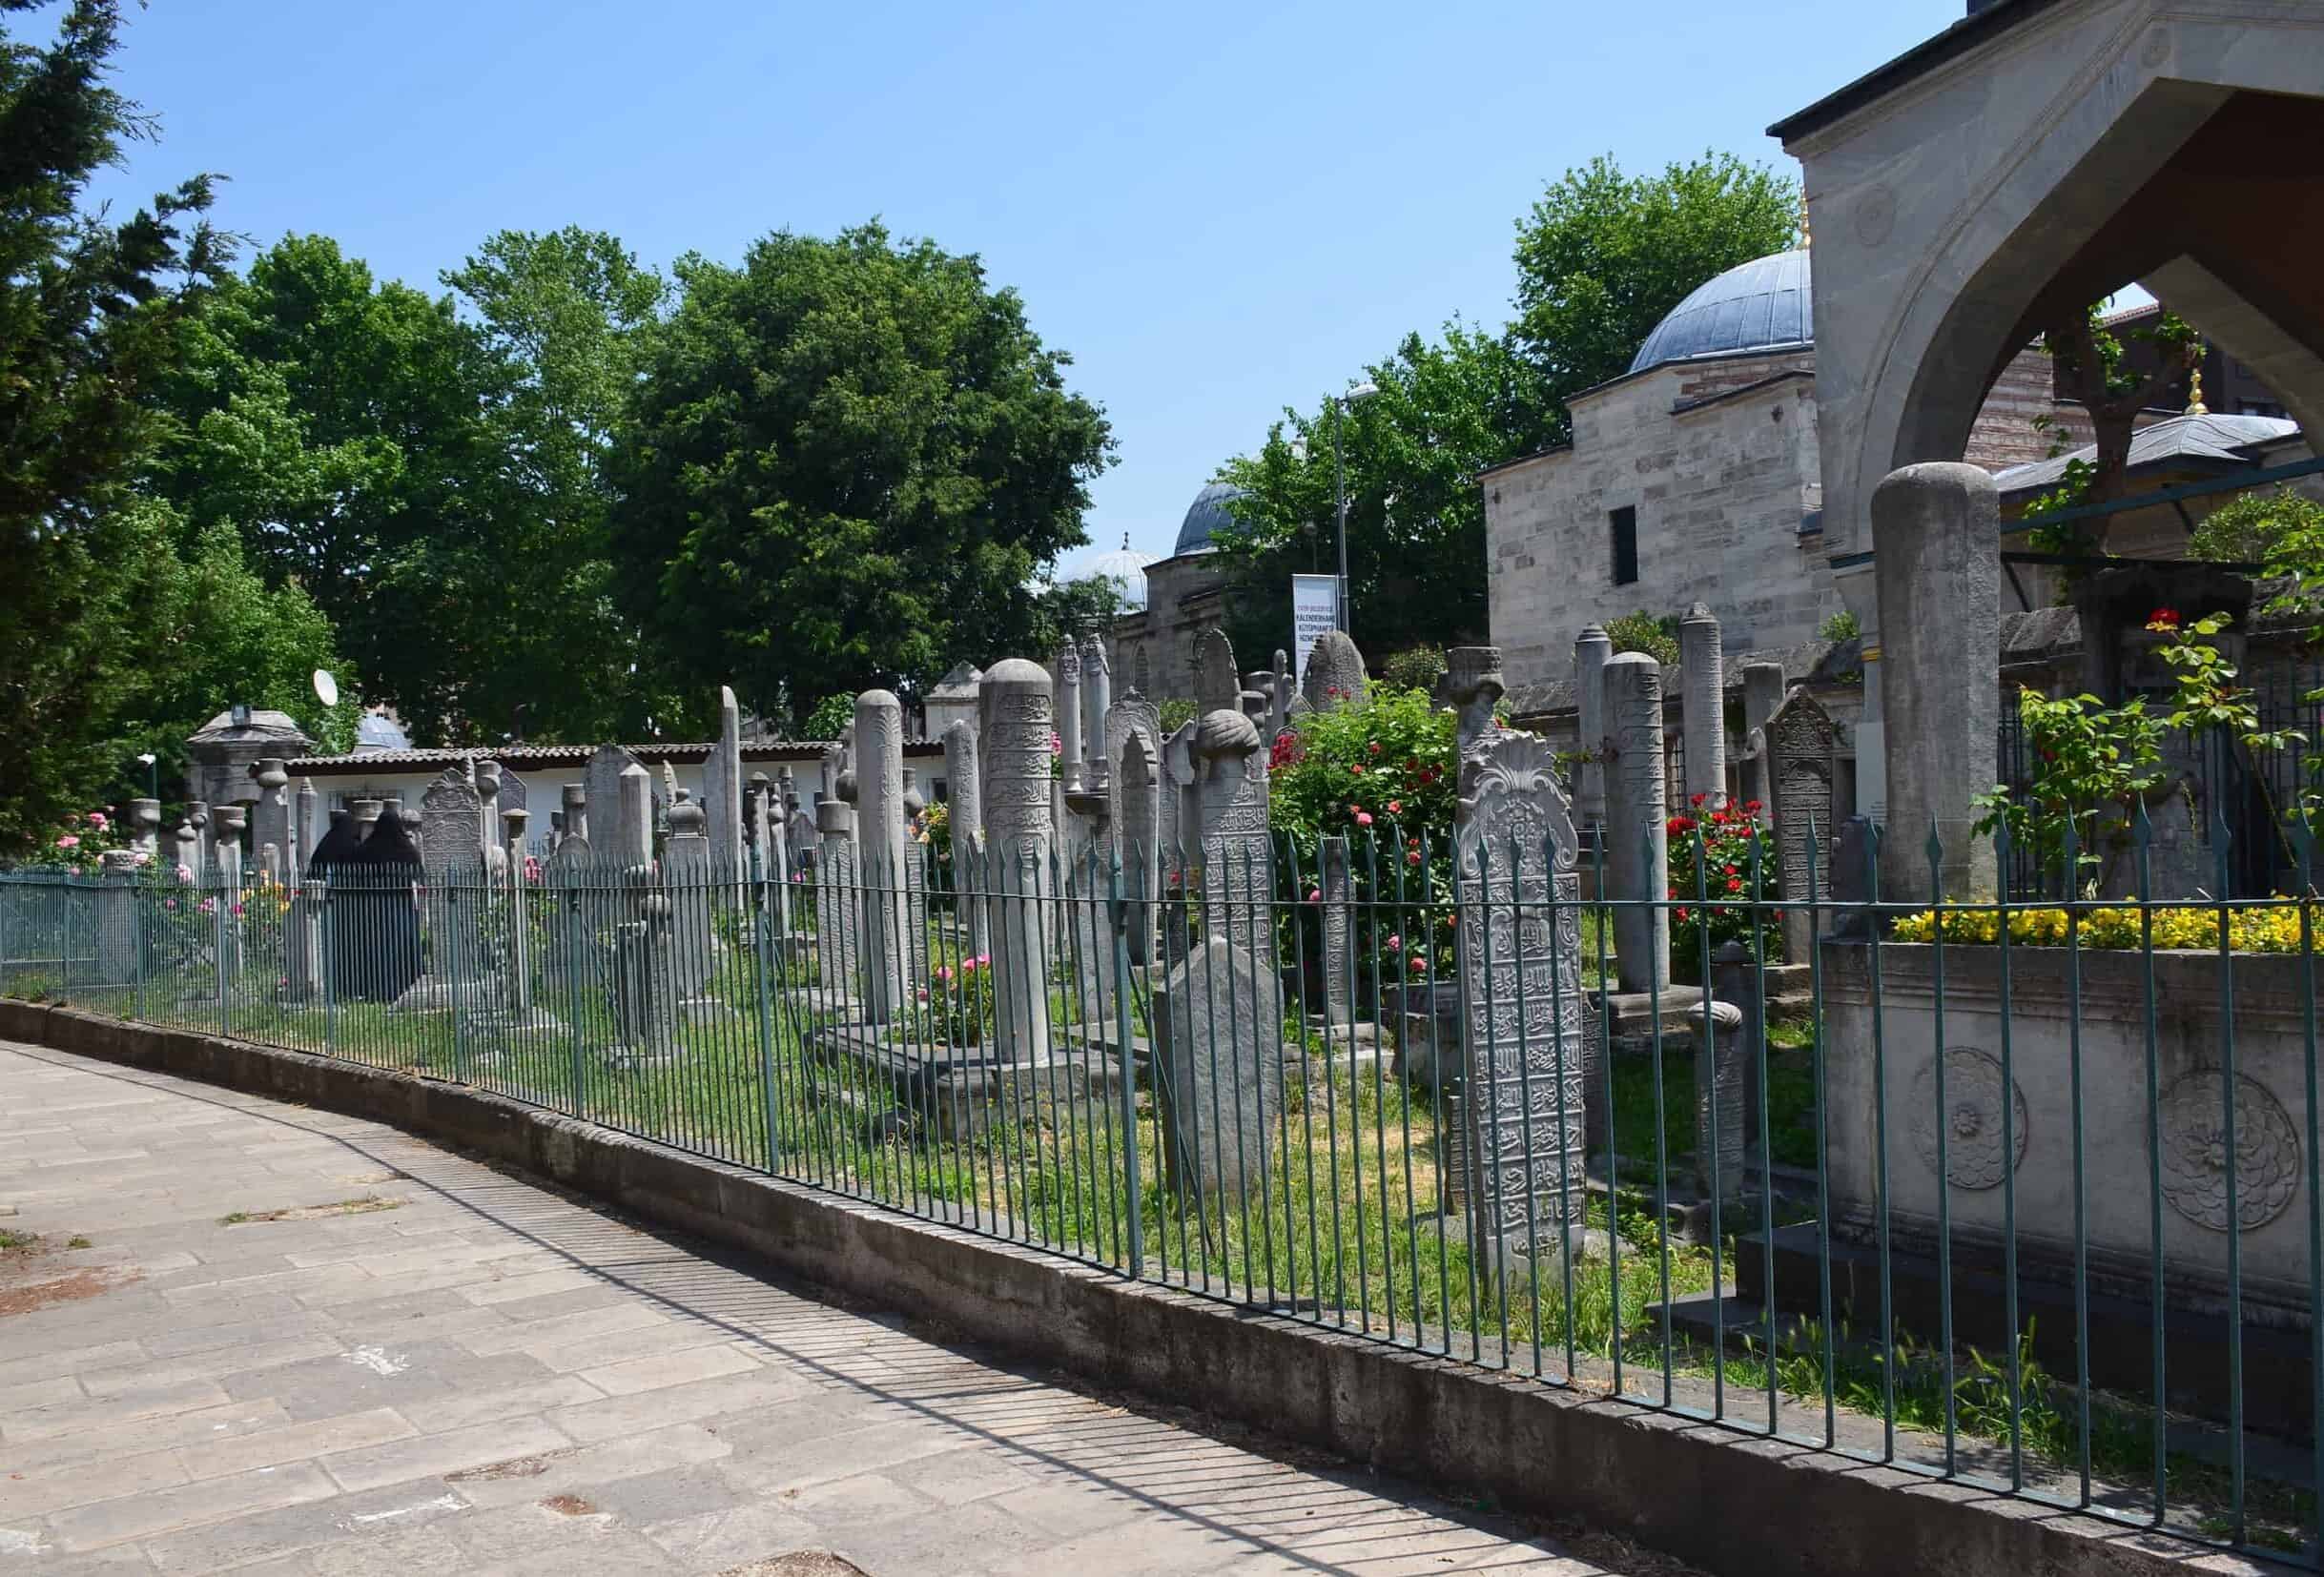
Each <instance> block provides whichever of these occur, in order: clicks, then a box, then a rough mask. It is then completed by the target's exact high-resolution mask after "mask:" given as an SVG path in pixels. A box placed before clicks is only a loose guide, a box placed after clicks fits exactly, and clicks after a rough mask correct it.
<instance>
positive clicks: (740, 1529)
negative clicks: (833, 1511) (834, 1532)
mask: <svg viewBox="0 0 2324 1577" xmlns="http://www.w3.org/2000/svg"><path fill="white" fill-rule="evenodd" d="M645 1533H646V1536H647V1537H648V1538H649V1539H651V1540H652V1541H653V1542H654V1543H655V1544H657V1545H659V1546H661V1547H662V1548H664V1549H666V1550H668V1552H669V1553H670V1554H671V1555H672V1556H674V1557H676V1558H677V1559H678V1560H679V1561H681V1562H683V1563H684V1569H686V1570H688V1571H703V1572H713V1571H725V1570H727V1569H728V1568H730V1567H739V1566H742V1565H744V1564H746V1563H748V1562H751V1561H760V1560H765V1559H767V1558H768V1557H770V1556H775V1555H783V1554H788V1553H790V1552H792V1551H794V1550H800V1549H808V1548H812V1547H813V1546H815V1545H816V1544H817V1543H818V1542H820V1540H821V1538H822V1534H821V1533H820V1532H819V1531H818V1530H817V1529H816V1527H815V1525H814V1524H812V1523H811V1522H809V1521H808V1520H807V1519H806V1518H804V1517H802V1516H800V1515H798V1514H797V1513H796V1512H794V1511H791V1510H788V1509H786V1508H785V1507H784V1506H783V1505H781V1504H780V1503H779V1502H776V1501H771V1500H767V1499H762V1498H756V1497H753V1498H751V1499H750V1500H747V1501H745V1502H744V1503H743V1504H742V1505H737V1506H735V1507H734V1508H733V1509H732V1510H730V1511H705V1512H700V1513H698V1514H696V1515H694V1516H691V1517H680V1518H677V1519H675V1520H673V1521H670V1522H665V1523H649V1524H648V1525H647V1526H646V1528H645Z"/></svg>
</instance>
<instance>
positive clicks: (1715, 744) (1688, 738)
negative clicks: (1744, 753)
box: [1678, 603, 1727, 809]
mask: <svg viewBox="0 0 2324 1577" xmlns="http://www.w3.org/2000/svg"><path fill="white" fill-rule="evenodd" d="M1678 677H1679V681H1680V683H1681V684H1682V685H1683V686H1685V695H1684V697H1683V698H1682V701H1681V706H1682V707H1683V708H1684V718H1683V723H1684V727H1685V729H1686V733H1685V736H1684V738H1685V748H1686V762H1685V772H1686V791H1687V798H1688V800H1689V801H1690V802H1692V803H1694V804H1697V805H1699V806H1702V807H1703V808H1705V809H1716V808H1717V807H1719V806H1722V805H1724V804H1726V803H1727V678H1726V650H1725V648H1724V647H1723V646H1721V645H1720V644H1719V633H1718V620H1717V618H1716V617H1715V616H1714V615H1713V614H1712V612H1711V609H1710V608H1709V606H1708V605H1706V604H1702V603H1697V604H1694V605H1693V606H1691V607H1689V608H1688V609H1687V610H1686V612H1685V613H1684V614H1683V615H1681V616H1680V618H1679V620H1678Z"/></svg>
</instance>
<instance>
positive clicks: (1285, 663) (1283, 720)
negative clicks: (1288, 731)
mask: <svg viewBox="0 0 2324 1577" xmlns="http://www.w3.org/2000/svg"><path fill="white" fill-rule="evenodd" d="M1297 694H1299V682H1298V681H1297V680H1296V679H1295V678H1293V676H1292V673H1291V654H1290V653H1289V652H1287V651H1285V650H1284V649H1283V648H1282V647H1281V646H1277V647H1276V648H1275V669H1274V672H1273V673H1272V675H1270V676H1269V683H1268V685H1267V703H1268V706H1267V721H1266V736H1267V741H1268V743H1269V744H1272V743H1273V742H1274V741H1275V740H1277V739H1279V738H1280V737H1282V735H1283V731H1284V730H1285V728H1288V727H1290V726H1291V698H1292V697H1293V696H1296V695H1297Z"/></svg>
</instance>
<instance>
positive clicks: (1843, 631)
mask: <svg viewBox="0 0 2324 1577" xmlns="http://www.w3.org/2000/svg"><path fill="white" fill-rule="evenodd" d="M1863 633H1864V626H1863V625H1860V624H1858V623H1857V622H1856V615H1855V614H1853V613H1850V612H1849V611H1848V610H1847V609H1846V608H1844V607H1843V608H1841V610H1840V611H1839V612H1838V613H1835V614H1833V615H1832V616H1831V617H1830V618H1829V619H1826V620H1825V621H1824V622H1823V623H1822V624H1820V625H1817V626H1816V634H1817V635H1818V636H1819V637H1820V638H1821V639H1823V640H1826V641H1853V640H1855V639H1856V638H1857V637H1858V636H1860V635H1861V634H1863Z"/></svg>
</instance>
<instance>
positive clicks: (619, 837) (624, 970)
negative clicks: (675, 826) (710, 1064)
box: [610, 762, 678, 1069]
mask: <svg viewBox="0 0 2324 1577" xmlns="http://www.w3.org/2000/svg"><path fill="white" fill-rule="evenodd" d="M615 803H616V804H617V805H618V806H619V807H620V809H619V810H618V811H617V813H616V817H615V823H614V840H613V851H612V852H613V860H614V863H615V866H616V867H617V869H618V870H619V871H620V873H621V878H622V881H623V883H624V884H625V886H626V887H627V893H626V896H627V900H628V902H627V906H626V909H627V917H626V918H625V919H624V920H623V921H622V923H621V924H620V925H618V926H616V927H615V928H614V942H613V952H614V960H613V981H614V986H613V1020H614V1034H615V1045H614V1048H613V1051H612V1053H611V1054H610V1055H611V1057H612V1060H613V1063H614V1065H615V1066H616V1067H619V1068H624V1069H634V1068H641V1067H650V1066H653V1065H655V1064H658V1063H664V1062H668V1061H669V1060H670V1059H671V1058H672V1057H674V1056H675V1055H677V1052H678V1045H677V1038H676V1036H675V1034H673V1033H672V1028H673V1025H672V1015H671V1014H670V1012H669V1003H668V1000H667V999H668V995H669V992H670V960H669V899H668V896H667V895H666V894H665V893H664V892H663V891H662V890H661V888H660V887H659V885H658V884H657V883H656V882H655V880H654V878H655V875H656V872H655V870H654V864H653V780H652V778H651V776H650V775H649V774H648V772H647V770H646V768H643V767H641V766H639V765H637V764H636V763H635V762H632V763H630V765H629V766H627V767H626V768H623V769H622V772H621V776H620V778H619V780H618V786H617V788H616V789H615Z"/></svg>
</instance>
